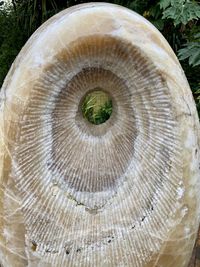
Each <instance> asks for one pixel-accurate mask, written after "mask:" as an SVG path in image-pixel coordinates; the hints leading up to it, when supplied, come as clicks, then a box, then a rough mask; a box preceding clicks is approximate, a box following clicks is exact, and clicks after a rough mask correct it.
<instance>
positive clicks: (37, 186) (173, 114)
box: [0, 3, 200, 267]
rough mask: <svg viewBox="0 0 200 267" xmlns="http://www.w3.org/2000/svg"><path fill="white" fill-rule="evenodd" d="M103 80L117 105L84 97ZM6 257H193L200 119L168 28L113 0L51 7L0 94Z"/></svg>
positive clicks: (150, 266)
mask: <svg viewBox="0 0 200 267" xmlns="http://www.w3.org/2000/svg"><path fill="white" fill-rule="evenodd" d="M96 88H101V89H102V90H104V91H105V92H106V93H108V94H109V96H110V97H111V99H112V115H111V116H110V118H109V119H108V120H107V121H106V122H105V123H102V124H100V125H94V124H91V123H89V122H88V121H87V120H85V118H84V117H83V115H82V111H81V108H80V103H81V101H82V99H83V98H84V97H85V95H86V94H87V93H88V92H89V91H90V90H95V89H96ZM0 97H1V98H0V185H1V191H0V205H1V206H0V220H1V221H0V263H1V265H2V266H3V267H23V266H29V267H37V266H40V267H47V266H49V267H50V266H52V267H55V266H78V267H80V266H81V267H90V266H91V267H94V266H97V267H98V266H100V267H101V266H102V267H110V266H113V267H116V266H119V267H124V266H130V267H186V266H187V265H188V262H189V259H190V256H191V253H192V248H193V245H194V242H195V237H196V234H197V228H198V223H199V206H200V202H199V201H200V199H199V198H200V174H199V164H200V162H199V141H200V139H198V138H199V134H200V130H199V122H198V117H197V112H196V108H195V104H194V101H193V98H192V94H191V91H190V88H189V86H188V83H187V80H186V78H185V75H184V73H183V70H182V69H181V66H180V64H179V62H178V60H177V58H176V56H175V55H174V53H173V51H172V50H171V48H170V47H169V45H168V43H167V42H166V40H165V39H164V37H163V36H162V35H161V34H160V33H159V31H158V30H157V29H156V28H154V26H152V25H151V24H150V23H149V22H148V21H147V20H145V19H144V18H143V17H141V16H139V15H137V14H136V13H134V12H132V11H130V10H128V9H125V8H122V7H119V6H115V5H110V4H104V3H102V4H96V3H93V4H85V5H80V6H76V7H73V8H70V9H67V10H64V11H63V12H61V13H59V14H58V15H56V16H54V17H52V18H51V19H50V20H49V21H47V22H46V23H45V24H44V25H42V26H41V27H40V28H39V29H38V30H37V31H36V32H35V33H34V34H33V36H32V37H31V38H30V40H29V41H28V42H27V44H26V45H25V46H24V48H23V49H22V51H21V52H20V54H19V56H18V57H17V59H16V60H15V62H14V64H13V66H12V67H11V69H10V71H9V73H8V75H7V78H6V80H5V82H4V85H3V88H2V90H1V95H0Z"/></svg>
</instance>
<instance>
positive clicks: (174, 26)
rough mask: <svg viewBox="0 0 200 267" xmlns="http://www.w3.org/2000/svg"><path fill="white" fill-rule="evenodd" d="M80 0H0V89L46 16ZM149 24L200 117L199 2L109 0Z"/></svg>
mask: <svg viewBox="0 0 200 267" xmlns="http://www.w3.org/2000/svg"><path fill="white" fill-rule="evenodd" d="M84 2H92V1H83V0H10V3H8V2H7V1H1V0H0V87H1V85H2V83H3V80H4V78H5V76H6V74H7V72H8V70H9V68H10V66H11V64H12V62H13V60H14V59H15V57H16V56H17V54H18V53H19V51H20V49H21V48H22V46H23V45H24V44H25V42H26V41H27V39H28V38H29V37H30V35H31V34H32V33H33V32H34V31H35V30H36V29H37V28H38V27H39V26H40V25H41V24H42V23H43V22H44V21H45V20H47V19H48V18H49V17H51V16H52V15H54V14H55V13H57V12H59V11H61V10H62V9H65V8H67V7H70V6H73V5H76V4H80V3H84ZM107 2H110V3H115V4H119V5H122V6H126V7H128V8H130V9H132V10H134V11H136V12H138V13H139V14H141V15H142V16H144V17H145V18H147V19H148V20H149V21H151V22H152V23H153V24H154V25H155V26H156V27H157V28H158V29H159V30H160V31H161V33H162V34H163V35H164V36H165V38H166V39H167V40H168V42H169V44H170V45H171V47H172V49H173V50H174V52H175V53H176V55H177V56H178V58H179V60H180V61H181V64H182V67H183V69H184V71H185V74H186V76H187V79H188V81H189V84H190V87H191V89H192V92H193V95H194V98H195V101H196V104H197V109H198V112H199V115H200V20H199V18H200V2H199V1H195V0H130V1H129V0H128V1H125V0H113V1H107Z"/></svg>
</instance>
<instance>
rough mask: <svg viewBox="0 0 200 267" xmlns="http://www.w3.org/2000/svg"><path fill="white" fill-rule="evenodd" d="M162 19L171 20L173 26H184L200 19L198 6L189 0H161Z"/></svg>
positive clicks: (199, 7)
mask: <svg viewBox="0 0 200 267" xmlns="http://www.w3.org/2000/svg"><path fill="white" fill-rule="evenodd" d="M160 7H161V8H162V9H163V10H164V11H163V19H165V18H167V19H172V20H173V23H174V26H177V25H179V24H181V23H182V24H183V25H186V24H187V23H188V22H189V21H191V20H194V19H195V20H196V19H198V18H200V6H199V5H198V4H197V3H196V2H194V1H190V0H161V1H160Z"/></svg>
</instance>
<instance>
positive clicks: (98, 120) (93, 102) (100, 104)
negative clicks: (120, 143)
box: [82, 89, 112, 125]
mask: <svg viewBox="0 0 200 267" xmlns="http://www.w3.org/2000/svg"><path fill="white" fill-rule="evenodd" d="M82 113H83V117H84V118H86V119H87V120H88V121H89V122H90V123H92V124H96V125H98V124H102V123H104V122H106V121H107V120H108V119H109V118H110V116H111V114H112V99H111V97H110V96H109V94H107V93H106V92H104V91H102V90H101V89H96V90H94V91H92V92H89V93H88V94H86V96H85V97H84V99H83V102H82Z"/></svg>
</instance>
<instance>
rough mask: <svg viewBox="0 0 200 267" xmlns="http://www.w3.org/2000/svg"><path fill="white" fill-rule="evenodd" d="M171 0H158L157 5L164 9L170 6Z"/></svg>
mask: <svg viewBox="0 0 200 267" xmlns="http://www.w3.org/2000/svg"><path fill="white" fill-rule="evenodd" d="M170 4H171V0H160V2H159V5H160V8H161V9H166V8H167V7H168V6H170Z"/></svg>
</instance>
